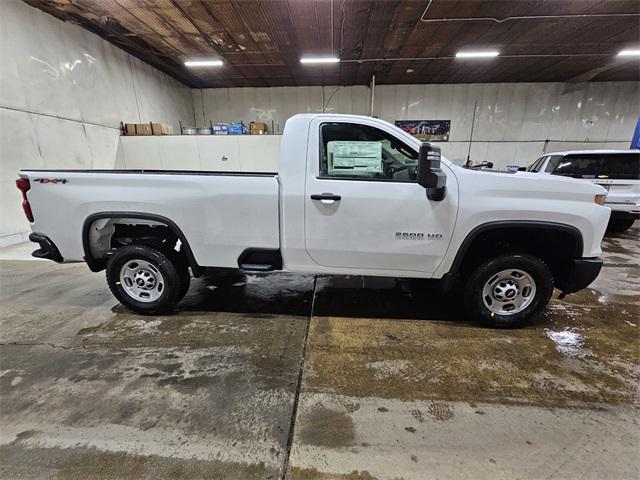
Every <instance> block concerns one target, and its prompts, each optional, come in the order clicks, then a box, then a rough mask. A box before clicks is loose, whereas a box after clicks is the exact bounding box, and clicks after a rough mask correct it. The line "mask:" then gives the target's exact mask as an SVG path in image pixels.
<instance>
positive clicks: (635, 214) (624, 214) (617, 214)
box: [606, 205, 640, 220]
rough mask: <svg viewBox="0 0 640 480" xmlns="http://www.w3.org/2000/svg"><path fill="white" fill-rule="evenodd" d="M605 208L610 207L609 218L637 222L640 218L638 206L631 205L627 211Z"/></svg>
mask: <svg viewBox="0 0 640 480" xmlns="http://www.w3.org/2000/svg"><path fill="white" fill-rule="evenodd" d="M606 206H610V207H611V218H621V219H634V220H637V219H639V218H640V207H638V206H635V205H632V206H630V207H629V208H628V209H627V210H616V209H615V208H614V207H613V206H611V205H606ZM631 207H633V208H631Z"/></svg>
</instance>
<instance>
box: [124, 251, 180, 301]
mask: <svg viewBox="0 0 640 480" xmlns="http://www.w3.org/2000/svg"><path fill="white" fill-rule="evenodd" d="M136 245H146V246H148V247H151V248H153V249H155V250H158V251H159V252H162V253H164V255H165V256H166V257H167V258H169V259H170V260H171V261H172V262H173V264H174V265H175V266H176V269H177V270H178V273H179V274H180V277H181V279H182V280H181V282H182V283H181V285H182V288H181V290H180V299H181V300H182V299H183V298H184V296H185V295H186V294H187V292H188V291H189V286H190V285H191V274H190V273H189V264H188V263H187V259H186V258H185V256H184V254H183V253H179V252H176V251H175V249H174V248H173V247H172V246H171V245H170V244H168V243H166V242H162V241H157V242H142V243H136Z"/></svg>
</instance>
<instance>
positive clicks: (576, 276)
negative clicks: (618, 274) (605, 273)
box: [556, 257, 602, 294]
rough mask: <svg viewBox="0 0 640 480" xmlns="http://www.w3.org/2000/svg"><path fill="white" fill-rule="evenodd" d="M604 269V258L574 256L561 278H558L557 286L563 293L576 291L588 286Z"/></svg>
mask: <svg viewBox="0 0 640 480" xmlns="http://www.w3.org/2000/svg"><path fill="white" fill-rule="evenodd" d="M600 270H602V258H600V257H593V258H574V259H573V260H571V261H570V262H569V265H568V266H567V269H566V270H565V271H564V272H563V275H562V277H561V278H559V279H556V287H557V288H558V289H560V290H561V291H562V293H563V294H566V293H574V292H577V291H578V290H582V289H583V288H586V287H588V286H589V285H590V284H591V282H593V281H594V280H595V279H596V277H597V276H598V274H599V273H600Z"/></svg>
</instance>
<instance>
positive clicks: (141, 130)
mask: <svg viewBox="0 0 640 480" xmlns="http://www.w3.org/2000/svg"><path fill="white" fill-rule="evenodd" d="M136 134H137V135H152V134H153V131H152V130H151V124H150V123H136Z"/></svg>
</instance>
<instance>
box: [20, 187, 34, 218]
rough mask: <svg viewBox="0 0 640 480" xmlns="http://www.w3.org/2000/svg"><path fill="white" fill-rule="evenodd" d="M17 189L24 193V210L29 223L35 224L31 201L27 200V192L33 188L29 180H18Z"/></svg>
mask: <svg viewBox="0 0 640 480" xmlns="http://www.w3.org/2000/svg"><path fill="white" fill-rule="evenodd" d="M16 187H18V190H20V191H21V192H22V209H23V210H24V214H25V215H26V216H27V220H29V222H33V213H32V212H31V205H29V200H27V192H28V191H29V189H30V188H31V184H30V183H29V179H28V178H19V179H18V180H16Z"/></svg>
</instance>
